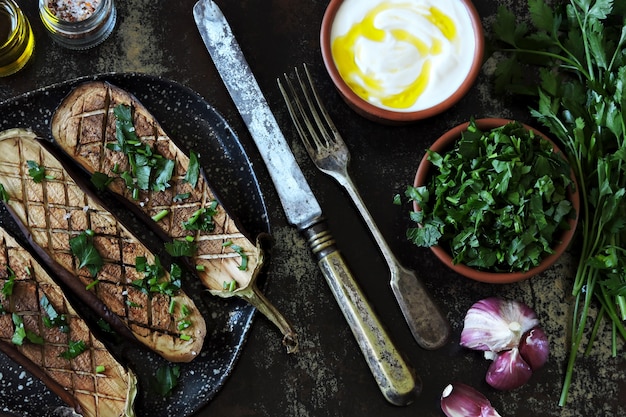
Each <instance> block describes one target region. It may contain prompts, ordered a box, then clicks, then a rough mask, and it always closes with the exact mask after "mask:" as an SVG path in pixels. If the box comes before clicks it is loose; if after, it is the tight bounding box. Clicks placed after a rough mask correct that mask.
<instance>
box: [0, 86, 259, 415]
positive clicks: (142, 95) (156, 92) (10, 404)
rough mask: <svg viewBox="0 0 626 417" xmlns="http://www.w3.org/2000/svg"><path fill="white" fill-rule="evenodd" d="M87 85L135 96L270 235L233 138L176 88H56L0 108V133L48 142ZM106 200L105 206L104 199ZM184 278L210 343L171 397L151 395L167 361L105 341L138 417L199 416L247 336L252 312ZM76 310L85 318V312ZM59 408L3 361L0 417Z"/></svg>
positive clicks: (254, 229)
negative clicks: (58, 118)
mask: <svg viewBox="0 0 626 417" xmlns="http://www.w3.org/2000/svg"><path fill="white" fill-rule="evenodd" d="M91 80H106V81H109V82H111V83H112V84H114V85H116V86H118V87H121V88H123V89H125V90H126V91H128V92H130V93H132V94H134V95H135V96H136V97H137V98H138V99H139V100H140V101H141V102H142V103H143V104H144V105H145V106H146V108H147V109H148V110H149V111H150V112H151V113H152V114H153V115H154V116H155V117H156V119H157V120H158V121H159V122H160V123H161V125H162V126H163V128H164V129H165V131H166V132H168V134H169V135H170V136H171V137H172V138H173V139H174V140H175V141H176V142H177V143H178V144H179V145H180V146H181V147H182V148H183V149H194V150H197V151H198V152H199V153H200V154H201V164H202V165H203V167H204V169H205V171H206V173H207V177H208V178H209V180H212V186H213V188H214V190H215V191H216V192H217V194H218V195H219V196H220V200H221V202H222V204H223V205H224V206H225V207H226V208H227V209H228V210H229V212H230V213H231V214H232V215H233V216H234V217H236V218H237V219H238V220H239V221H240V224H241V226H242V227H243V228H244V229H245V230H246V231H247V232H248V234H249V235H250V236H252V237H255V236H256V235H258V234H259V233H263V232H269V224H268V223H267V219H268V216H267V211H266V207H265V203H264V201H263V196H262V194H261V190H260V188H259V184H258V181H257V178H256V176H255V173H254V171H253V169H252V164H251V162H250V160H249V159H248V157H247V155H246V152H245V150H244V148H243V147H242V145H241V143H240V142H239V140H238V138H237V136H236V135H235V134H234V133H233V131H232V130H231V128H230V127H229V126H228V124H227V123H226V122H225V121H224V119H223V118H222V117H221V116H220V114H219V113H218V112H217V111H216V110H215V109H213V107H211V105H209V104H208V103H207V102H206V101H205V100H204V99H203V98H202V97H200V96H199V95H198V94H196V93H195V92H193V91H191V90H190V89H188V88H186V87H184V86H182V85H180V84H177V83H174V82H171V81H168V80H165V79H161V78H156V77H151V76H146V75H140V74H104V75H98V76H93V77H86V78H80V79H77V80H72V81H68V82H64V83H61V84H55V85H52V86H49V87H46V88H43V89H41V90H37V91H34V92H30V93H27V94H25V95H22V96H19V97H16V98H13V99H10V100H7V101H4V102H1V103H0V131H2V130H5V129H10V128H15V127H23V128H30V129H32V130H34V131H35V132H36V133H37V134H39V135H40V136H42V137H44V138H50V125H49V124H50V119H51V117H52V114H53V113H54V110H55V109H56V107H57V106H58V105H59V103H60V102H61V100H62V99H63V98H64V97H65V96H66V95H67V94H68V93H69V92H70V91H71V90H72V89H73V88H74V87H75V86H77V85H79V84H81V83H83V82H86V81H91ZM103 198H104V199H105V201H107V196H106V195H104V196H103ZM108 198H110V200H108V201H110V202H113V201H114V200H113V199H112V198H111V197H110V196H108ZM113 205H114V206H117V205H116V204H113ZM114 211H115V210H114ZM123 220H126V223H127V225H128V226H129V227H131V229H132V228H133V227H135V228H136V231H137V232H138V233H139V235H140V236H142V237H144V238H145V239H146V240H147V243H148V245H149V246H150V247H152V248H153V249H154V250H155V251H157V252H158V253H159V255H160V256H165V257H166V256H167V255H166V254H162V252H160V249H158V248H157V247H161V248H162V244H160V242H158V241H157V240H156V239H155V237H154V236H152V235H150V234H147V233H146V232H145V229H146V227H145V225H144V226H142V224H140V223H139V221H137V220H136V219H132V218H129V219H123ZM133 221H134V223H135V224H132V223H133ZM0 222H1V223H2V224H3V226H5V227H6V228H7V229H9V230H16V229H15V226H14V224H13V221H12V220H11V219H10V217H9V216H8V215H7V213H6V212H4V211H0ZM129 222H130V223H131V224H128V223H129ZM18 237H19V236H18ZM157 245H158V246H157ZM187 278H188V279H187V280H186V285H187V289H188V293H189V294H193V296H194V297H195V301H196V303H197V304H198V306H199V308H201V309H203V312H204V313H205V314H204V316H205V320H206V321H207V337H206V340H205V344H204V347H203V350H202V352H201V354H200V355H199V357H197V358H196V359H194V361H193V362H191V363H189V364H181V365H180V375H181V376H180V382H179V385H178V386H177V388H176V390H175V391H174V392H173V393H172V394H171V395H170V396H168V397H166V398H162V397H160V396H159V395H155V393H154V392H153V391H152V390H151V388H150V384H151V381H152V380H153V375H154V372H155V370H156V369H157V368H158V367H159V366H162V365H167V363H166V361H164V360H163V359H162V358H160V357H158V356H157V355H155V354H153V353H151V352H149V351H147V350H145V349H143V348H142V347H139V346H136V345H135V344H130V343H125V342H123V341H119V340H116V339H115V338H114V337H107V338H105V340H104V342H105V343H106V344H107V346H108V347H109V348H110V349H111V350H112V351H113V352H114V353H115V354H116V355H117V356H118V357H119V358H120V360H121V362H123V363H126V364H127V365H128V366H129V367H130V368H131V369H133V370H134V371H135V373H136V374H137V375H138V378H139V381H140V386H139V390H140V391H139V394H138V398H137V400H136V406H135V410H136V412H137V416H139V417H141V416H150V417H161V416H163V417H169V416H177V417H184V416H189V415H191V414H193V413H195V412H197V411H198V410H199V409H200V408H202V407H203V406H204V405H205V404H206V403H208V402H209V401H210V400H211V399H212V398H213V396H214V395H215V394H216V393H217V391H218V390H219V389H220V388H221V386H222V385H223V384H224V382H225V380H226V378H227V377H228V376H229V374H230V373H231V371H232V369H233V366H234V365H235V362H236V360H237V358H238V356H239V355H240V353H241V350H242V348H243V345H244V343H245V340H246V337H247V334H248V331H249V330H250V326H251V323H252V318H253V315H254V311H255V310H254V308H252V307H251V306H250V305H248V304H247V303H245V302H243V301H241V300H238V299H229V300H224V299H221V298H216V297H213V296H211V295H209V294H208V293H207V292H205V291H203V289H202V287H201V285H200V284H199V282H198V281H197V280H194V279H193V277H187ZM74 304H75V307H76V308H77V309H78V310H79V311H80V312H83V313H85V314H86V315H87V316H89V313H88V311H86V309H85V308H84V306H80V305H76V304H77V303H76V302H74ZM88 320H92V321H93V320H94V318H89V317H88ZM62 405H63V404H62V402H61V401H60V400H59V399H58V398H56V396H54V395H53V394H51V393H50V392H49V391H48V390H47V389H46V387H45V386H43V385H42V384H41V383H40V382H39V381H38V380H36V379H35V378H33V377H32V376H30V375H29V374H28V373H27V372H25V371H24V370H23V369H22V368H21V367H19V366H18V365H16V364H14V363H13V362H12V361H11V360H9V359H8V358H7V357H6V356H5V355H3V354H0V415H20V416H46V415H47V416H52V415H54V412H53V410H54V409H55V408H57V407H58V406H62ZM3 413H7V414H3Z"/></svg>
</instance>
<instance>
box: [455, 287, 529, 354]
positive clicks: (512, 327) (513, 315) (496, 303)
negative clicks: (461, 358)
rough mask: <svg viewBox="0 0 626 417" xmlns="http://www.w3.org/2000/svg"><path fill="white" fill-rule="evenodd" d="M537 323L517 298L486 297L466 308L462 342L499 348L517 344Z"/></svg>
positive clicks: (484, 347) (478, 347) (497, 349)
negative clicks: (515, 299)
mask: <svg viewBox="0 0 626 417" xmlns="http://www.w3.org/2000/svg"><path fill="white" fill-rule="evenodd" d="M537 325H539V320H538V319H537V316H536V314H535V312H534V311H533V310H532V309H530V307H528V306H526V305H525V304H522V303H520V302H518V301H511V300H503V299H501V298H496V297H492V298H486V299H484V300H481V301H478V302H477V303H475V304H474V305H473V306H472V307H470V309H469V310H468V311H467V314H466V315H465V323H464V326H463V331H462V332H461V346H464V347H466V348H469V349H473V350H488V351H492V352H500V351H502V350H506V349H511V348H513V347H516V346H518V345H519V343H520V340H521V338H522V335H523V334H524V333H526V332H527V331H529V330H530V329H532V328H533V327H535V326H537Z"/></svg>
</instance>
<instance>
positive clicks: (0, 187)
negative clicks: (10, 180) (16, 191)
mask: <svg viewBox="0 0 626 417" xmlns="http://www.w3.org/2000/svg"><path fill="white" fill-rule="evenodd" d="M0 198H1V199H2V201H4V202H5V203H6V202H7V201H9V193H7V190H6V189H5V188H4V184H0Z"/></svg>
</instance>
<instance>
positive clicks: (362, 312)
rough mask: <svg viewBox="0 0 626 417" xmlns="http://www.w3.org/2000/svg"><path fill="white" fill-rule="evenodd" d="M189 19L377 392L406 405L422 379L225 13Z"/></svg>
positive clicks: (204, 5)
mask: <svg viewBox="0 0 626 417" xmlns="http://www.w3.org/2000/svg"><path fill="white" fill-rule="evenodd" d="M193 15H194V19H195V21H196V25H197V26H198V30H199V32H200V36H201V37H202V39H203V41H204V44H205V46H206V47H207V50H208V51H209V54H210V55H211V58H212V60H213V63H214V64H215V67H216V68H217V71H218V73H219V74H220V77H221V78H222V81H223V82H224V84H225V86H226V88H227V90H228V92H229V94H230V96H231V98H232V99H233V102H234V103H235V106H236V107H237V110H238V111H239V113H240V115H241V117H242V119H243V121H244V123H245V124H246V126H247V128H248V130H249V131H250V134H251V136H252V138H253V140H254V141H255V143H256V146H257V148H258V150H259V153H260V154H261V157H262V159H263V161H264V162H265V164H266V165H267V168H268V171H269V174H270V177H271V179H272V181H273V183H274V186H275V187H276V190H277V193H278V196H279V198H280V201H281V204H282V206H283V209H284V211H285V215H286V218H287V220H288V221H289V223H290V224H292V225H294V226H295V227H297V228H298V230H299V231H300V232H301V234H302V235H303V236H304V238H305V239H306V240H307V243H308V245H309V247H310V249H311V251H312V253H313V255H314V256H315V258H316V259H317V262H318V265H319V267H320V269H321V271H322V275H323V276H324V278H325V279H326V282H327V283H328V285H329V287H330V289H331V291H332V293H333V296H334V297H335V299H336V301H337V303H338V305H339V307H340V309H341V311H342V313H343V315H344V317H345V319H346V321H347V322H348V324H349V326H350V329H351V330H352V333H353V335H354V337H355V339H356V341H357V344H358V345H359V348H360V349H361V352H362V353H363V356H364V358H365V360H366V363H367V365H368V367H369V368H370V371H371V372H372V375H373V376H374V379H375V380H376V382H377V384H378V387H379V389H380V390H381V392H382V394H383V396H384V397H385V398H386V399H387V401H389V402H390V403H392V404H395V405H407V404H410V403H411V402H413V401H414V399H415V397H416V396H417V395H418V394H419V393H420V392H421V381H420V380H419V377H418V376H417V375H416V374H415V371H414V370H413V369H412V368H411V367H410V366H409V365H408V364H407V362H406V361H405V360H404V359H403V357H402V355H401V354H400V352H399V351H398V350H397V348H396V347H395V345H394V343H393V342H392V341H391V338H390V337H389V335H388V334H387V332H386V330H385V329H384V327H383V325H382V323H381V322H380V319H379V318H378V317H377V315H376V314H375V312H374V310H373V308H372V307H371V305H370V303H369V302H368V300H367V299H366V297H365V295H364V294H363V292H362V290H361V288H360V287H359V285H358V284H357V282H356V281H355V280H354V277H353V276H352V273H351V272H350V270H349V269H348V267H347V265H346V263H345V261H344V259H343V256H342V255H341V253H340V252H339V250H338V249H337V246H336V244H335V240H334V238H333V237H332V234H331V233H330V231H329V230H328V227H327V225H326V221H325V219H324V216H323V214H322V210H321V208H320V205H319V203H318V201H317V199H316V198H315V196H314V195H313V192H312V191H311V188H310V186H309V184H308V183H307V181H306V179H305V178H304V174H303V173H302V171H301V170H300V167H299V166H298V163H297V161H296V159H295V157H294V155H293V153H292V152H291V149H290V148H289V145H288V144H287V141H286V139H285V137H284V135H283V133H282V132H281V130H280V127H279V126H278V122H277V121H276V119H275V118H274V115H273V113H272V111H271V110H270V107H269V105H268V104H267V101H266V99H265V96H264V95H263V92H262V91H261V89H260V87H259V85H258V83H257V81H256V79H255V77H254V75H253V74H252V71H251V69H250V67H249V66H248V63H247V61H246V59H245V57H244V55H243V52H242V51H241V48H240V47H239V44H238V43H237V40H236V39H235V36H234V35H233V32H232V29H231V28H230V25H229V24H228V22H227V21H226V18H225V16H224V14H223V13H222V11H221V10H220V9H219V7H218V6H217V5H216V4H215V3H214V2H213V1H211V0H200V1H198V2H197V3H196V4H195V5H194V8H193Z"/></svg>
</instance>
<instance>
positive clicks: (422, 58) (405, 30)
mask: <svg viewBox="0 0 626 417" xmlns="http://www.w3.org/2000/svg"><path fill="white" fill-rule="evenodd" d="M330 39H331V46H332V54H333V59H334V61H335V64H336V66H337V69H338V70H339V73H340V75H341V77H342V78H343V79H344V81H345V82H346V83H347V84H348V85H349V86H350V88H351V89H352V90H353V91H354V92H355V93H356V94H357V95H359V96H360V97H361V98H363V99H364V100H366V101H368V102H370V103H372V104H373V105H375V106H377V107H381V108H383V109H391V110H396V111H405V112H411V111H417V110H423V109H427V108H430V107H433V106H435V105H437V104H439V103H441V102H442V101H444V100H445V99H446V98H448V97H449V96H451V95H452V94H454V92H455V91H456V90H457V89H458V88H459V87H460V86H461V84H462V83H463V81H464V80H465V78H466V77H467V75H468V73H469V72H470V69H471V67H472V62H473V59H474V54H475V51H476V40H475V33H474V28H473V25H472V21H471V19H470V12H469V11H468V9H467V8H466V6H465V5H464V4H463V3H462V2H461V1H460V0H346V1H344V2H343V4H342V5H341V6H340V7H339V9H338V10H337V14H336V16H335V19H334V22H333V25H332V29H331V35H330Z"/></svg>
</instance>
